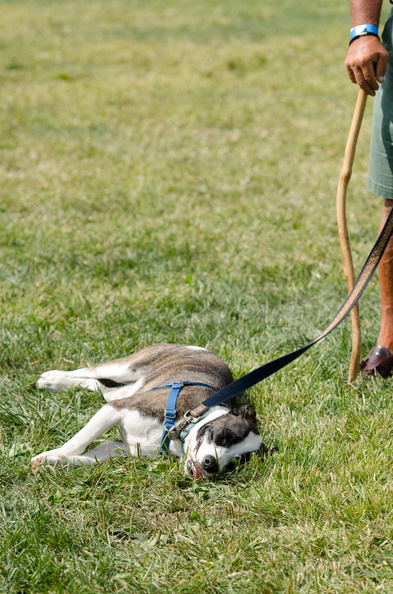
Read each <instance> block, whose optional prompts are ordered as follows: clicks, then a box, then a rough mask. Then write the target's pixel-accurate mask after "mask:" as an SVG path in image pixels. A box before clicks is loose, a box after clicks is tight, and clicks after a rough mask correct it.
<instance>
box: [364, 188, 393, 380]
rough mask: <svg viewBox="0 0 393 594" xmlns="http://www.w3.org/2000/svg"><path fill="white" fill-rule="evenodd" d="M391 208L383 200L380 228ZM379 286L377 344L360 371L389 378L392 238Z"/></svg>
mask: <svg viewBox="0 0 393 594" xmlns="http://www.w3.org/2000/svg"><path fill="white" fill-rule="evenodd" d="M392 206H393V200H389V199H385V205H384V211H383V215H382V220H381V228H380V230H381V229H382V227H383V225H384V224H385V222H386V219H387V217H388V215H389V213H390V210H391V208H392ZM378 274H379V286H380V291H381V325H380V330H379V336H378V343H377V345H376V346H375V347H373V348H372V349H371V351H370V352H369V353H368V355H367V357H366V359H364V360H363V361H361V363H360V369H361V371H362V372H363V373H365V374H367V375H373V374H374V373H375V372H376V371H377V372H378V373H379V374H380V375H382V377H390V376H391V375H392V371H393V238H392V239H390V241H389V243H388V245H387V246H386V249H385V253H384V255H383V256H382V259H381V261H380V264H379V266H378Z"/></svg>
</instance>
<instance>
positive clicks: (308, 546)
mask: <svg viewBox="0 0 393 594" xmlns="http://www.w3.org/2000/svg"><path fill="white" fill-rule="evenodd" d="M0 22H1V23H2V35H1V40H0V63H1V68H0V83H1V88H2V93H1V94H2V101H1V102H0V147H1V154H2V156H1V160H0V187H1V200H0V225H1V233H0V246H1V260H0V280H1V282H0V308H1V309H0V312H1V313H0V315H1V327H0V337H1V349H0V366H1V390H2V399H1V403H0V591H1V592H7V593H18V594H20V593H25V592H26V593H27V592H34V593H35V592H39V593H41V592H51V593H52V592H56V593H57V592H59V593H60V592H67V593H68V592H70V593H78V594H79V593H81V592H83V593H89V592H91V593H98V592H105V593H107V592H149V593H154V592H177V593H183V592H184V593H194V592H195V593H196V592H201V593H202V592H212V593H228V592H247V593H248V592H250V593H253V592H263V593H266V594H268V593H269V594H270V593H276V592H283V593H284V592H286V593H288V594H289V593H292V592H302V593H303V592H304V593H305V592H308V593H315V592H324V593H325V592H326V593H333V592H342V593H345V594H347V593H358V592H370V593H371V592H376V591H378V592H391V591H392V589H393V528H392V525H393V524H392V509H393V490H392V486H391V485H392V471H391V468H392V463H393V454H392V451H393V447H392V446H393V443H392V442H393V431H392V428H393V425H392V417H393V404H392V398H391V393H390V392H391V383H390V382H389V381H383V380H378V379H377V380H369V381H358V382H355V384H354V385H353V386H349V385H347V384H345V378H346V376H347V368H348V361H349V354H350V326H349V323H345V324H344V325H343V327H342V328H340V329H338V330H336V331H335V332H334V333H333V334H332V335H331V336H329V338H327V339H326V340H325V341H323V342H322V343H320V344H318V345H317V346H316V347H314V348H313V349H312V350H311V351H308V352H307V353H306V354H305V355H304V356H303V357H302V358H301V359H299V360H298V362H296V363H295V364H293V365H291V366H290V367H288V368H286V369H284V370H283V371H281V372H280V373H278V374H277V375H275V376H273V377H271V378H269V379H268V380H266V381H265V382H263V383H262V384H260V385H258V386H256V387H255V388H253V389H252V390H251V391H250V394H249V398H250V400H251V401H252V403H253V404H254V406H255V408H256V409H257V412H258V417H259V422H260V429H261V432H262V434H263V436H264V438H265V440H266V441H267V443H268V444H269V445H273V444H275V445H278V447H279V452H278V453H277V454H275V455H274V456H271V457H269V458H268V459H267V460H266V461H261V460H259V459H257V458H255V459H253V460H252V461H251V463H250V464H249V465H248V466H247V467H245V468H242V469H239V470H238V471H236V472H235V474H233V475H231V476H228V477H226V478H224V479H222V480H220V481H217V482H215V483H212V484H204V483H200V482H193V481H192V480H190V479H188V478H187V477H185V476H184V475H183V472H182V469H181V465H180V464H179V463H178V462H176V461H172V460H171V461H169V460H147V461H146V460H135V459H121V460H114V461H111V462H108V463H105V464H102V465H100V466H97V467H94V468H80V469H74V470H72V469H71V470H67V469H59V470H55V471H52V470H51V469H50V468H49V469H45V470H44V471H43V472H42V473H41V474H39V475H38V476H34V475H32V474H31V472H30V470H29V459H30V456H31V455H32V454H36V453H39V452H40V451H42V450H45V449H49V448H50V447H53V446H56V445H58V444H59V443H61V442H62V441H63V440H65V439H66V438H68V437H69V436H70V435H72V434H73V432H75V431H76V430H77V429H78V428H79V427H81V426H82V425H83V423H84V422H85V421H86V420H87V419H88V418H89V417H90V416H91V415H92V414H93V413H94V412H95V411H96V410H97V409H98V407H99V406H100V398H99V397H98V395H92V394H89V393H88V392H85V391H83V390H82V391H81V390H71V391H69V392H65V393H62V394H58V395H51V394H48V395H46V394H42V393H41V392H38V391H37V390H36V389H35V387H34V383H35V381H36V379H37V377H38V376H39V374H40V373H41V372H42V371H44V370H47V369H54V368H67V369H70V368H72V367H75V366H79V365H84V364H86V363H88V362H99V361H102V360H105V359H109V358H115V357H118V356H123V355H125V354H128V353H129V352H132V351H134V350H137V349H139V348H141V347H143V346H145V345H148V344H154V343H157V342H160V341H167V342H181V343H189V344H198V345H201V346H207V347H209V348H211V349H212V350H214V351H215V352H217V353H218V354H219V355H221V356H222V357H223V358H224V359H225V360H226V361H227V362H228V363H229V365H230V366H231V368H232V370H233V372H234V375H235V376H236V377H239V376H240V375H241V374H243V373H245V372H247V371H249V370H250V369H252V368H253V367H255V366H257V365H260V364H262V363H263V362H266V361H268V360H270V359H272V358H273V357H275V356H278V355H281V354H284V353H285V352H287V351H289V350H292V349H294V348H297V347H300V346H302V345H303V344H305V343H306V342H307V341H309V340H311V339H314V338H316V336H318V333H319V332H320V331H322V330H323V329H324V327H325V326H326V325H327V323H328V322H329V321H330V319H331V318H332V316H333V315H334V313H335V312H336V310H337V309H338V307H339V305H340V304H341V302H342V300H343V298H344V297H345V293H346V288H345V282H344V277H343V273H342V265H341V256H340V248H339V242H338V239H337V231H336V221H335V194H336V186H337V181H338V176H339V172H340V168H341V163H342V156H343V152H344V147H345V142H346V137H347V131H348V128H349V123H350V119H351V117H352V112H353V108H354V104H355V99H356V93H357V91H356V88H355V87H354V86H353V85H351V84H350V83H349V81H348V80H347V78H346V74H345V71H344V67H343V59H344V54H345V50H346V46H347V37H348V28H349V15H348V7H347V6H346V3H345V2H339V0H327V1H326V2H324V3H323V5H315V6H314V5H313V4H312V3H310V2H306V0H300V1H299V2H297V3H292V2H290V1H289V0H283V1H282V2H280V3H276V2H273V0H266V1H265V2H257V1H256V0H250V1H248V2H239V1H238V0H226V1H225V2H213V1H211V0H199V1H198V2H196V1H195V0H171V1H166V2H165V1H164V0H151V1H149V2H144V3H143V2H137V1H136V0H127V1H126V0H85V1H84V2H76V1H75V0H74V1H72V0H62V2H59V1H58V0H31V1H30V2H26V1H22V0H19V1H17V0H8V1H6V0H5V1H3V2H2V3H0ZM371 103H372V100H369V105H368V106H367V111H366V116H365V121H364V125H363V129H362V133H361V137H360V141H359V146H358V152H357V159H356V163H355V170H354V175H353V178H352V181H351V184H350V191H349V195H348V211H349V212H348V218H349V226H350V231H351V238H352V244H353V251H354V259H355V263H356V267H357V269H359V267H360V266H361V264H362V263H363V261H364V259H365V257H366V255H367V253H368V251H369V248H370V247H371V245H372V243H373V240H374V238H375V234H376V229H377V226H378V222H379V216H380V211H381V207H382V205H381V204H380V201H379V200H378V199H376V198H374V197H371V196H370V195H369V193H368V192H367V190H366V189H365V178H366V171H367V162H368V141H369V135H370V113H371ZM361 314H362V327H363V333H364V343H365V344H364V352H365V353H366V352H367V350H368V349H369V348H370V347H371V346H372V345H373V344H374V343H375V340H376V337H377V332H378V323H379V294H378V287H377V283H376V281H374V282H373V283H372V284H371V285H370V287H369V289H368V290H367V293H366V295H365V297H364V298H363V299H362V304H361Z"/></svg>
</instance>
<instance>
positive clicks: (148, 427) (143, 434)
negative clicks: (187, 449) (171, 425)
mask: <svg viewBox="0 0 393 594" xmlns="http://www.w3.org/2000/svg"><path fill="white" fill-rule="evenodd" d="M118 427H119V431H120V433H121V437H122V439H123V441H124V443H125V444H126V446H127V449H128V450H129V452H130V454H131V455H133V456H138V455H140V456H149V457H150V456H155V455H156V454H157V452H158V449H159V447H160V445H161V439H162V433H163V429H164V428H163V425H162V423H160V422H159V421H158V420H157V419H156V418H155V417H150V416H146V415H141V414H140V413H139V412H138V411H137V410H135V409H134V410H132V409H131V410H124V413H123V414H122V418H121V420H120V421H119V423H118ZM170 452H171V454H172V455H174V456H178V457H181V456H182V449H181V445H180V443H179V442H171V443H170Z"/></svg>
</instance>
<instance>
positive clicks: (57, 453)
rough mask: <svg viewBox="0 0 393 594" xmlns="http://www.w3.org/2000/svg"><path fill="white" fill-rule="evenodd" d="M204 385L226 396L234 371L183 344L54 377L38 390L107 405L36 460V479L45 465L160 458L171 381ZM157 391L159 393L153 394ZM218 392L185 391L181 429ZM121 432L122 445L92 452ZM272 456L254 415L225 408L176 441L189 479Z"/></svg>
mask: <svg viewBox="0 0 393 594" xmlns="http://www.w3.org/2000/svg"><path fill="white" fill-rule="evenodd" d="M182 381H187V382H199V383H204V384H208V385H209V386H213V387H214V388H215V389H217V390H220V389H221V388H223V387H224V386H226V385H227V384H229V383H230V382H231V381H232V374H231V372H230V370H229V368H228V366H227V365H226V364H225V363H224V361H222V360H221V359H220V358H219V357H218V356H217V355H215V354H213V353H211V352H210V351H208V350H206V349H204V348H200V347H195V346H183V345H176V344H159V345H154V346H149V347H146V348H144V349H142V350H141V351H139V352H137V353H135V354H133V355H130V356H128V357H124V358H122V359H117V360H115V361H109V362H106V363H102V364H100V365H97V366H91V367H86V368H81V369H76V370H74V371H47V372H46V373H43V374H42V376H41V377H40V378H39V380H38V382H37V387H38V388H44V389H46V390H50V391H52V392H56V391H58V390H63V389H65V388H68V387H71V386H80V387H82V388H87V389H90V390H99V391H100V392H101V393H102V395H103V396H104V398H105V400H106V401H107V404H105V405H104V406H103V407H102V408H101V409H100V410H99V411H98V412H97V413H96V414H95V415H94V416H93V417H92V419H91V420H90V421H89V422H88V423H87V424H86V425H85V426H84V427H83V428H82V429H81V430H80V431H79V432H78V433H77V434H76V435H75V436H74V437H72V438H71V439H70V440H69V441H67V442H66V443H65V444H63V445H62V446H60V447H58V448H56V449H54V450H49V451H47V452H43V453H42V454H39V455H38V456H35V457H34V458H33V459H32V469H33V471H34V472H37V471H38V470H39V469H40V467H41V466H43V465H44V464H49V465H57V464H68V465H70V466H80V465H92V464H96V463H97V462H102V461H104V460H107V459H109V458H111V457H114V456H119V455H127V454H130V455H132V456H146V457H154V456H155V455H156V454H157V451H158V449H159V447H160V443H161V437H162V431H163V420H164V411H165V408H166V403H167V399H168V394H169V389H168V388H160V387H161V386H164V385H165V384H167V383H170V382H182ZM152 388H160V389H155V390H153V391H151V389H152ZM213 393H214V392H213V391H212V390H211V389H210V388H208V387H204V386H196V385H191V386H189V385H186V386H184V387H183V388H182V390H181V391H180V394H179V396H178V401H177V407H176V408H177V411H176V412H177V417H176V420H175V424H178V423H179V422H180V421H181V420H183V418H184V413H185V412H186V411H187V410H189V409H190V408H193V407H194V406H196V405H197V404H199V403H200V402H202V401H203V400H205V399H206V398H207V397H208V396H211V395H212V394H213ZM114 425H117V427H118V430H119V439H117V440H111V441H107V442H105V443H102V444H100V445H99V446H97V447H95V448H93V449H91V450H88V451H86V449H87V447H88V445H89V444H90V443H91V442H92V441H94V440H96V439H97V438H99V437H101V435H103V434H104V433H105V432H106V431H107V430H108V429H110V428H111V427H112V426H114ZM255 451H260V452H263V453H265V451H266V450H265V446H264V445H263V443H262V439H261V436H260V435H259V433H258V429H257V426H256V413H255V411H254V410H253V409H252V408H250V407H248V406H244V407H242V408H237V409H230V408H229V407H227V406H226V405H220V406H214V407H212V408H210V409H208V412H207V413H206V414H205V415H203V417H202V418H201V420H198V422H197V423H195V425H193V426H192V428H191V430H190V431H189V433H188V434H187V436H186V438H185V439H184V443H183V444H182V443H181V442H180V441H171V442H170V454H172V455H173V456H177V457H179V458H185V461H184V468H185V471H186V473H187V474H189V475H190V476H193V477H195V478H211V477H213V476H214V475H216V474H218V473H222V472H225V471H226V470H228V468H230V466H231V463H232V461H233V459H234V458H243V459H245V458H247V457H248V456H249V455H250V454H251V453H252V452H255Z"/></svg>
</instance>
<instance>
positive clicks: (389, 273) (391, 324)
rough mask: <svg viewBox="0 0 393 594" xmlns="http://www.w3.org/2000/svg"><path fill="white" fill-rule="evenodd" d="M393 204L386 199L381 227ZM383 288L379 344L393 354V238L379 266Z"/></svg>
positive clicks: (380, 282) (381, 286) (380, 281)
mask: <svg viewBox="0 0 393 594" xmlns="http://www.w3.org/2000/svg"><path fill="white" fill-rule="evenodd" d="M392 206H393V200H388V199H386V200H385V206H384V212H383V217H382V221H381V228H382V226H383V224H384V223H385V221H386V219H387V217H388V214H389V212H390V210H391V208H392ZM378 273H379V285H380V289H381V308H382V311H381V328H380V332H379V338H378V344H379V345H381V346H384V347H386V348H387V349H389V351H390V352H391V353H392V354H393V238H391V239H390V241H389V243H388V245H387V247H386V250H385V253H384V255H383V256H382V260H381V262H380V264H379V267H378Z"/></svg>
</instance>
